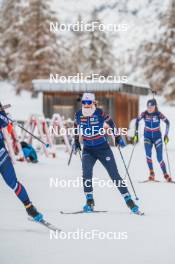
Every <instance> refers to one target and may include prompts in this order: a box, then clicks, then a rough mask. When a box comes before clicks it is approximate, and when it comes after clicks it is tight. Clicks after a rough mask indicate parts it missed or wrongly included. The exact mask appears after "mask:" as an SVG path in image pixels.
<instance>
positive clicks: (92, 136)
mask: <svg viewBox="0 0 175 264" xmlns="http://www.w3.org/2000/svg"><path fill="white" fill-rule="evenodd" d="M104 122H106V123H107V124H108V125H109V126H110V127H111V128H112V130H113V131H114V128H116V127H115V123H114V122H113V120H112V119H111V117H110V116H109V115H107V114H105V113H104V112H103V111H102V110H101V109H100V108H97V109H96V110H95V112H94V114H93V115H92V116H90V117H85V116H83V114H82V110H79V111H78V112H77V113H76V114H75V127H76V128H79V129H81V131H80V133H81V136H82V139H83V146H84V147H83V155H82V170H83V186H84V192H85V193H90V192H92V191H93V184H92V177H93V167H94V165H95V163H96V161H97V160H99V161H100V162H101V163H102V165H103V166H104V167H105V169H106V170H107V172H108V174H109V176H110V178H111V179H112V181H113V182H114V183H115V184H116V186H117V187H118V189H119V191H120V193H121V194H122V195H123V196H124V197H125V196H126V195H128V193H129V192H128V189H127V187H126V184H120V183H122V182H123V179H122V178H121V176H120V175H119V172H118V169H117V165H116V162H115V158H114V155H113V152H112V150H111V148H110V147H109V144H108V141H107V137H106V135H105V134H104V135H101V134H100V133H99V131H100V129H101V128H103V126H104ZM94 126H95V128H94Z"/></svg>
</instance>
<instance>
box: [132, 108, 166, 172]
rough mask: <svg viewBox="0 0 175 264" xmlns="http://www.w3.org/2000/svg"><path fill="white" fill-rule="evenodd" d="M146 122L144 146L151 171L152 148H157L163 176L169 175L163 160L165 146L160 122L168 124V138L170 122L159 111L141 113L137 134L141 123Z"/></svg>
mask: <svg viewBox="0 0 175 264" xmlns="http://www.w3.org/2000/svg"><path fill="white" fill-rule="evenodd" d="M142 119H143V120H144V122H145V127H144V145H145V152H146V159H147V164H148V167H149V169H150V171H153V162H152V147H153V145H154V146H155V149H156V153H157V160H158V162H159V164H160V167H161V169H162V172H163V174H164V175H165V174H167V171H166V165H165V162H164V160H163V144H162V133H161V130H160V121H161V120H162V121H163V122H165V124H166V131H165V135H166V136H168V132H169V125H170V124H169V121H168V119H167V118H166V117H165V116H164V115H163V114H162V113H161V112H159V111H156V112H154V113H148V112H147V111H145V112H143V113H141V115H140V116H138V117H137V119H136V134H138V127H139V122H140V121H141V120H142Z"/></svg>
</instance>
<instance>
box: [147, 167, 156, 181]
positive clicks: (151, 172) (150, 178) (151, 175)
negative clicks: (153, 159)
mask: <svg viewBox="0 0 175 264" xmlns="http://www.w3.org/2000/svg"><path fill="white" fill-rule="evenodd" d="M148 180H149V181H155V174H154V171H153V170H150V175H149V177H148Z"/></svg>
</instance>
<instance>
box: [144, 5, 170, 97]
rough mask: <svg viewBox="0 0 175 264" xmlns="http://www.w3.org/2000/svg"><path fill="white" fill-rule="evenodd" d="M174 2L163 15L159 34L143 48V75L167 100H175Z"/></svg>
mask: <svg viewBox="0 0 175 264" xmlns="http://www.w3.org/2000/svg"><path fill="white" fill-rule="evenodd" d="M174 14H175V0H171V4H170V7H169V8H168V10H167V12H166V14H165V15H164V17H163V19H162V22H161V28H160V32H158V33H157V36H156V39H155V41H154V42H152V43H147V44H146V45H145V47H144V49H145V51H146V58H145V61H144V64H145V65H146V66H145V75H146V78H147V80H148V81H149V83H150V86H151V88H152V89H153V90H157V91H161V92H162V91H163V92H164V93H165V95H166V97H167V98H168V99H173V98H175V78H174V72H175V48H174V47H175V15H174Z"/></svg>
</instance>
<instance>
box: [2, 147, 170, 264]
mask: <svg viewBox="0 0 175 264" xmlns="http://www.w3.org/2000/svg"><path fill="white" fill-rule="evenodd" d="M142 147H143V146H142V144H140V145H138V146H137V147H136V150H135V153H134V158H135V162H133V163H132V164H131V169H130V173H131V176H132V178H133V179H134V184H135V187H136V190H137V192H138V196H139V197H140V201H139V204H140V205H141V207H142V208H144V211H145V214H146V215H145V216H143V217H139V216H135V215H131V214H130V212H129V211H128V209H127V208H126V206H125V204H124V202H123V201H122V198H121V197H120V195H119V193H118V191H116V189H115V188H112V189H111V188H107V187H105V188H99V187H97V186H96V188H95V190H94V196H95V201H96V209H97V210H98V209H101V210H108V211H109V213H107V214H88V215H84V214H83V215H61V214H59V210H71V211H74V210H80V209H81V208H82V205H83V203H84V196H83V191H82V189H81V188H60V187H59V188H54V187H49V183H50V177H54V178H56V177H57V178H58V179H64V180H65V179H75V178H76V177H77V176H78V177H80V176H81V167H80V161H79V159H78V157H73V162H72V163H71V165H70V167H68V166H67V165H66V164H67V160H68V155H67V154H66V153H64V151H63V150H60V151H58V158H57V159H55V160H52V159H45V158H43V157H42V158H41V162H40V163H39V164H37V165H32V164H21V163H17V164H16V165H15V167H16V171H17V174H18V176H19V179H20V180H21V181H22V182H23V183H24V184H25V186H26V188H27V189H28V192H29V194H30V195H31V197H32V201H33V202H34V204H36V206H37V207H38V208H39V210H40V211H42V212H43V213H44V215H45V218H46V219H47V220H48V221H50V222H51V223H52V224H54V225H56V226H58V227H61V228H62V229H63V230H64V231H65V232H68V231H76V230H77V229H78V228H79V229H81V230H82V229H83V230H85V231H90V230H92V229H98V230H100V231H104V232H108V231H115V232H127V235H128V239H127V240H107V239H105V240H99V239H96V240H87V239H85V240H81V239H79V240H73V239H70V240H61V239H52V240H50V238H49V232H48V231H47V229H45V228H44V227H42V226H39V225H37V224H35V223H31V222H29V221H28V220H27V216H26V214H25V212H24V210H23V207H22V206H21V204H20V203H19V202H18V201H17V199H16V198H15V197H14V194H13V193H12V192H11V191H10V190H9V189H8V188H7V187H6V185H5V183H4V182H3V181H2V179H1V178H0V186H1V190H0V201H1V203H0V212H1V218H0V263H2V264H22V263H25V264H33V263H43V264H48V263H52V264H57V263H61V264H68V263H71V264H73V263H82V262H83V264H89V263H91V264H97V263H100V264H106V262H108V263H110V264H114V263H119V264H120V263H121V264H128V263H130V264H137V263H138V264H140V263H142V264H155V263H159V264H161V263H162V264H163V263H169V264H174V261H175V257H174V253H173V249H174V219H175V209H174V193H175V185H174V184H164V183H158V184H149V183H148V184H139V183H138V179H140V180H143V179H145V178H146V177H147V167H146V162H145V158H144V153H143V148H142ZM113 150H114V153H115V156H116V160H117V161H118V167H119V170H120V172H121V174H122V175H124V168H123V165H122V163H121V159H120V157H119V154H118V152H117V150H116V149H113ZM130 152H131V147H128V148H127V149H125V150H123V153H124V154H125V155H126V159H127V160H129V153H130ZM174 155H175V150H174V149H171V151H170V159H171V164H172V171H174V169H175V168H174V166H175V165H174V163H173V159H174ZM136 161H137V162H136ZM136 164H137V165H136ZM156 171H157V172H158V175H157V178H158V179H161V172H160V169H159V168H158V165H157V166H156ZM94 175H95V176H96V177H100V179H108V178H107V175H106V172H105V171H104V170H103V168H102V166H101V165H100V164H96V167H95V169H94Z"/></svg>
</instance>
